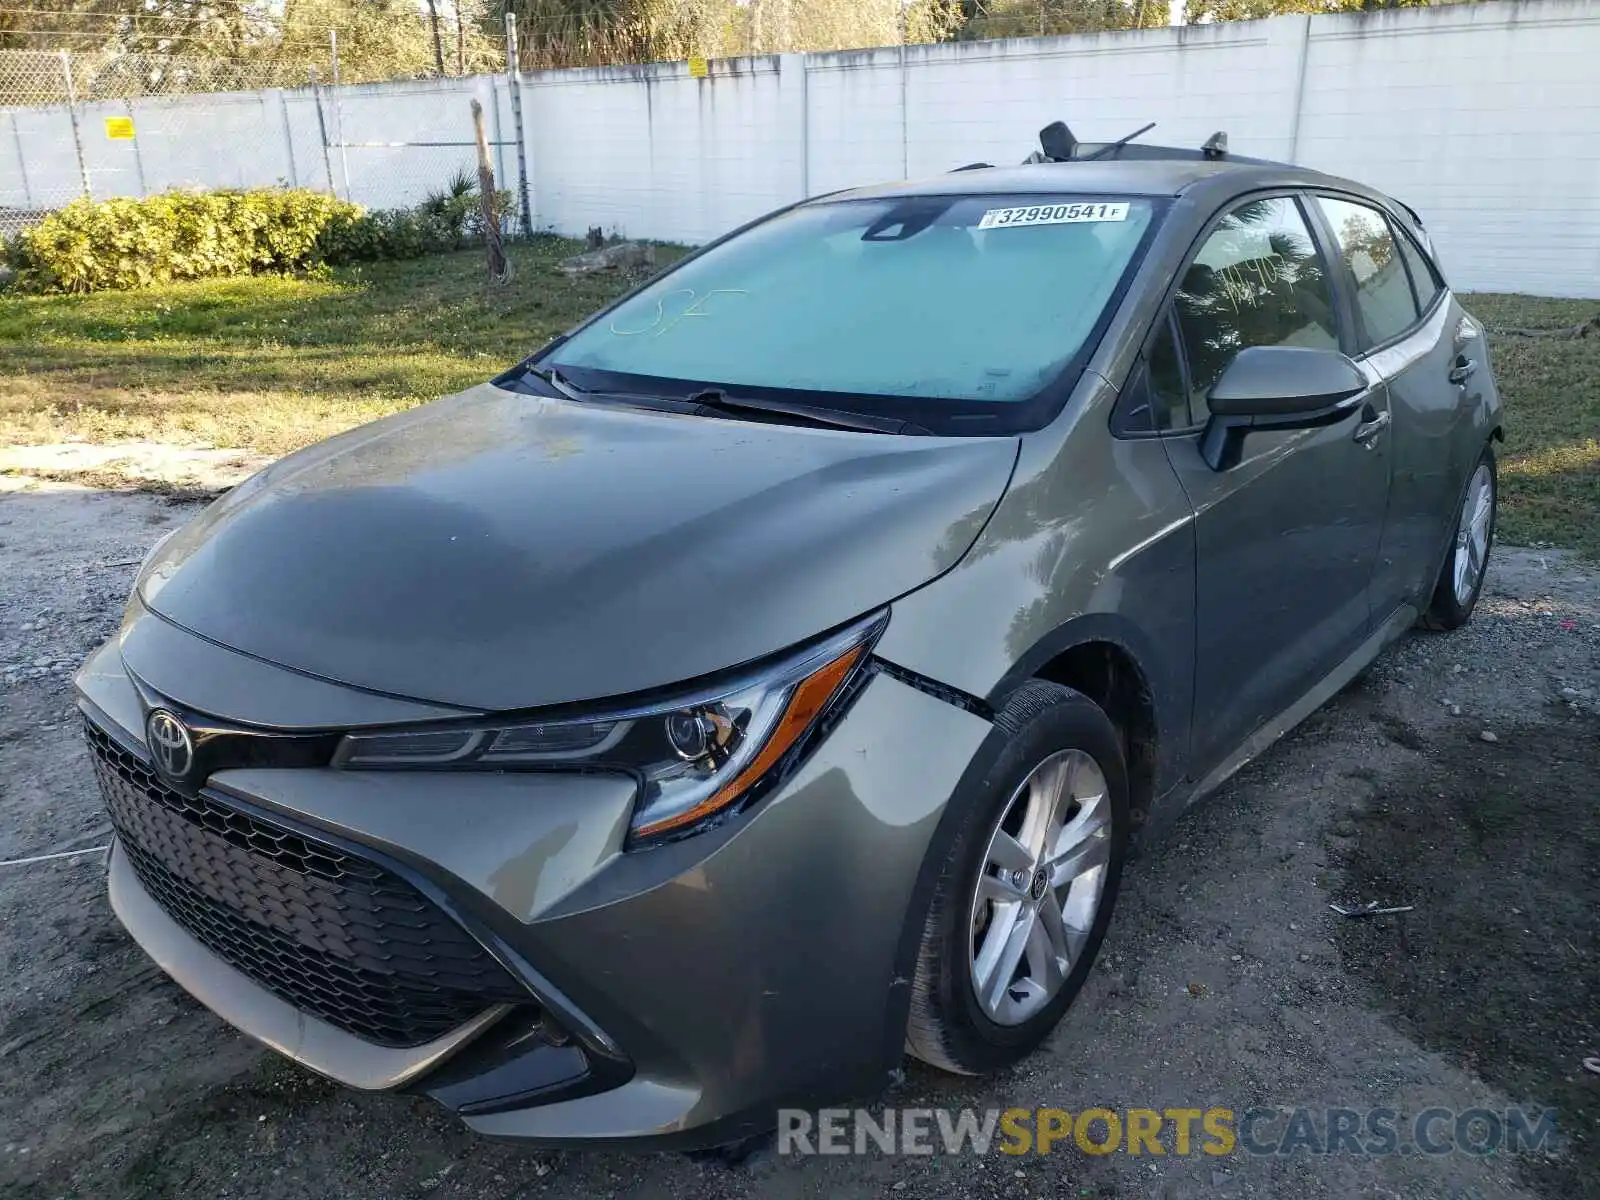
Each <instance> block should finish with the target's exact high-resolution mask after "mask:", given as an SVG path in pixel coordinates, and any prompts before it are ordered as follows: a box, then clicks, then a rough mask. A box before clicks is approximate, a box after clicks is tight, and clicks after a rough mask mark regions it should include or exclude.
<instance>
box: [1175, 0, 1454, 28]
mask: <svg viewBox="0 0 1600 1200" xmlns="http://www.w3.org/2000/svg"><path fill="white" fill-rule="evenodd" d="M1432 2H1433V0H1185V3H1184V6H1183V19H1184V21H1185V22H1187V23H1188V24H1190V25H1198V24H1200V23H1201V22H1203V21H1254V20H1258V19H1260V18H1262V17H1277V16H1282V15H1283V14H1285V13H1334V12H1371V11H1373V10H1375V9H1380V8H1427V7H1429V5H1430V4H1432Z"/></svg>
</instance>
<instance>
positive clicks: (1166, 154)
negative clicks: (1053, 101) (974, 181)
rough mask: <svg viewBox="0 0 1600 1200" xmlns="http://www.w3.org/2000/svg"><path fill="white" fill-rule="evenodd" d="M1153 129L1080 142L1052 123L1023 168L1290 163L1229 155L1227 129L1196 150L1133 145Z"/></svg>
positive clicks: (1058, 123) (1151, 126) (1059, 123)
mask: <svg viewBox="0 0 1600 1200" xmlns="http://www.w3.org/2000/svg"><path fill="white" fill-rule="evenodd" d="M1154 128H1155V122H1153V121H1152V122H1151V123H1150V124H1148V125H1146V126H1144V127H1143V128H1142V129H1136V130H1134V131H1133V132H1132V133H1130V134H1128V135H1127V136H1126V137H1122V138H1118V139H1117V140H1116V141H1114V142H1080V141H1079V140H1078V139H1077V137H1076V136H1074V134H1073V132H1072V130H1071V129H1069V128H1067V125H1066V122H1064V121H1052V122H1051V123H1050V124H1048V125H1046V126H1045V127H1044V128H1043V129H1041V130H1040V131H1039V149H1037V150H1035V151H1034V152H1033V153H1032V154H1030V155H1028V157H1027V158H1025V159H1023V160H1022V162H1023V165H1024V166H1026V165H1028V164H1030V163H1067V162H1091V161H1093V160H1095V159H1126V160H1134V159H1143V160H1147V161H1148V160H1151V159H1166V160H1173V159H1178V160H1184V159H1187V160H1190V161H1196V160H1200V161H1206V162H1216V161H1219V160H1222V159H1227V160H1228V161H1229V162H1236V163H1248V164H1250V165H1252V166H1278V167H1282V166H1289V165H1291V164H1289V163H1282V162H1276V161H1274V160H1272V159H1268V158H1246V157H1244V156H1242V155H1235V154H1230V153H1229V152H1228V133H1227V130H1224V129H1219V130H1217V131H1216V132H1215V133H1213V134H1212V135H1211V136H1210V137H1208V138H1207V139H1206V140H1205V141H1204V142H1203V143H1202V144H1201V145H1200V146H1199V147H1198V148H1194V147H1185V146H1156V145H1151V144H1149V143H1145V142H1135V141H1134V140H1133V139H1134V138H1136V137H1139V136H1140V135H1141V134H1144V133H1148V132H1149V131H1150V130H1152V129H1154ZM979 165H987V164H978V163H974V164H972V166H971V167H959V168H957V169H958V170H963V171H966V170H972V169H974V168H976V167H977V166H979Z"/></svg>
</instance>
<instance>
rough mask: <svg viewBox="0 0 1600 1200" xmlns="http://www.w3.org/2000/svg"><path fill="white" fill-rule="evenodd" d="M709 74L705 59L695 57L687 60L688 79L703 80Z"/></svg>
mask: <svg viewBox="0 0 1600 1200" xmlns="http://www.w3.org/2000/svg"><path fill="white" fill-rule="evenodd" d="M709 74H711V67H710V65H709V64H708V63H707V62H706V60H705V59H703V58H700V57H699V56H698V55H697V56H696V57H694V58H691V59H690V60H689V78H691V79H704V78H705V77H706V76H707V75H709Z"/></svg>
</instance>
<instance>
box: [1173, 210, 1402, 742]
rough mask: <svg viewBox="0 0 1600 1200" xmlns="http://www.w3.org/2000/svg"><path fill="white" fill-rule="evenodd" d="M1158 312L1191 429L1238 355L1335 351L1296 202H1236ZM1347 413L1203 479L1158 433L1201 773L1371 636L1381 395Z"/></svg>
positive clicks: (1332, 308) (1340, 337) (1264, 434)
mask: <svg viewBox="0 0 1600 1200" xmlns="http://www.w3.org/2000/svg"><path fill="white" fill-rule="evenodd" d="M1174 313H1175V316H1176V318H1177V319H1176V327H1177V331H1178V339H1179V341H1180V343H1181V345H1180V346H1179V347H1178V354H1179V360H1180V362H1181V363H1182V364H1183V386H1184V387H1186V388H1187V390H1188V392H1189V404H1190V416H1191V420H1192V423H1193V425H1194V426H1195V428H1196V430H1197V431H1198V429H1199V428H1200V427H1201V426H1202V425H1203V423H1204V421H1205V420H1206V418H1207V417H1208V415H1209V413H1208V410H1207V407H1206V396H1207V395H1208V393H1209V392H1210V390H1211V387H1212V385H1213V384H1215V383H1216V381H1217V379H1218V378H1219V377H1220V376H1221V374H1222V372H1223V370H1224V369H1225V368H1226V367H1227V366H1228V364H1229V363H1230V362H1231V361H1232V360H1233V357H1234V356H1235V355H1236V354H1237V353H1238V352H1239V351H1240V350H1242V349H1244V348H1245V347H1247V346H1302V347H1322V348H1328V349H1335V350H1338V349H1346V350H1348V349H1349V348H1350V341H1349V334H1348V331H1346V330H1344V328H1343V326H1345V325H1348V324H1349V323H1350V322H1349V319H1348V316H1345V315H1341V312H1340V307H1339V305H1338V303H1337V302H1336V300H1335V291H1334V288H1333V286H1332V283H1331V278H1330V271H1329V269H1328V265H1327V259H1326V257H1325V255H1324V254H1323V253H1322V251H1321V250H1320V249H1319V247H1318V244H1317V241H1316V239H1315V238H1314V237H1313V236H1312V233H1311V227H1310V224H1309V222H1308V220H1307V215H1306V212H1305V210H1304V209H1302V207H1301V201H1300V200H1298V199H1296V198H1295V197H1292V196H1276V197H1269V198H1263V199H1256V200H1251V201H1248V202H1245V203H1242V204H1239V205H1237V206H1236V207H1234V208H1233V209H1232V210H1231V211H1229V212H1228V213H1226V214H1225V215H1223V216H1222V218H1221V219H1220V220H1219V221H1218V222H1216V223H1215V225H1214V227H1213V229H1212V231H1211V233H1210V234H1209V235H1208V236H1207V237H1206V238H1205V239H1204V241H1203V242H1202V244H1201V247H1200V250H1199V251H1198V253H1197V254H1196V255H1195V257H1194V260H1193V261H1192V263H1191V264H1190V265H1189V266H1188V268H1187V269H1186V270H1185V272H1184V275H1183V277H1182V281H1181V283H1180V287H1179V290H1178V292H1177V295H1176V296H1175V298H1174ZM1369 378H1370V379H1371V380H1372V381H1373V387H1372V388H1371V390H1370V391H1369V392H1368V393H1367V394H1366V395H1365V396H1364V397H1362V398H1361V402H1360V403H1358V404H1357V405H1356V408H1355V411H1354V412H1353V413H1352V415H1351V416H1349V417H1347V418H1346V419H1344V420H1343V421H1340V422H1339V423H1338V424H1336V425H1329V426H1324V427H1322V428H1318V429H1300V430H1262V431H1256V432H1251V433H1249V434H1247V435H1246V436H1245V439H1244V446H1243V452H1242V454H1241V457H1240V461H1239V462H1238V463H1237V464H1236V465H1233V466H1231V467H1229V468H1227V469H1226V470H1222V471H1215V470H1213V469H1212V468H1211V467H1209V466H1208V465H1207V464H1206V462H1205V460H1204V459H1203V458H1202V457H1201V455H1200V445H1199V441H1200V438H1199V433H1198V432H1193V433H1189V434H1186V435H1183V436H1171V437H1168V438H1166V439H1165V443H1166V446H1167V451H1168V455H1169V457H1170V459H1171V462H1172V465H1173V468H1174V469H1175V470H1176V471H1177V473H1178V476H1179V479H1180V480H1181V481H1182V484H1183V487H1184V489H1185V491H1186V492H1187V493H1188V496H1189V502H1190V504H1191V505H1192V506H1193V508H1194V511H1195V544H1196V564H1195V567H1196V594H1195V605H1196V612H1195V636H1196V643H1197V648H1196V656H1195V657H1196V661H1195V704H1194V722H1193V730H1194V732H1193V738H1192V743H1191V763H1192V764H1193V766H1194V768H1195V772H1196V774H1203V773H1204V772H1205V771H1206V770H1209V769H1210V768H1211V767H1213V766H1215V765H1216V764H1217V763H1218V762H1219V761H1220V760H1221V759H1222V758H1224V757H1225V756H1226V755H1227V754H1229V753H1230V752H1231V751H1232V750H1233V749H1234V748H1236V747H1237V746H1238V745H1239V744H1240V743H1241V742H1242V741H1243V740H1244V739H1245V738H1246V737H1248V736H1249V735H1250V734H1251V733H1252V732H1254V731H1255V729H1256V728H1258V727H1259V726H1260V725H1262V724H1263V723H1264V722H1265V721H1267V720H1268V719H1269V718H1271V717H1273V716H1275V715H1277V714H1278V713H1280V712H1282V711H1283V710H1284V709H1286V708H1288V707H1289V706H1290V705H1292V704H1293V703H1294V702H1295V701H1296V700H1298V699H1300V698H1301V697H1302V696H1303V695H1304V694H1305V693H1306V692H1307V691H1308V690H1310V688H1311V687H1312V686H1313V685H1314V684H1315V683H1316V682H1318V681H1319V680H1320V679H1321V678H1322V677H1323V676H1324V675H1326V674H1327V673H1328V672H1329V671H1331V670H1332V669H1333V668H1334V667H1335V666H1337V665H1338V663H1339V662H1340V661H1341V660H1342V659H1344V658H1345V657H1346V656H1348V655H1349V654H1350V653H1352V652H1353V651H1354V650H1355V649H1356V648H1357V647H1358V646H1359V645H1360V644H1361V642H1362V641H1363V640H1364V639H1365V638H1366V637H1367V635H1368V633H1369V632H1370V629H1371V614H1370V612H1369V603H1368V585H1369V582H1370V580H1371V576H1372V569H1373V563H1374V561H1375V559H1376V556H1377V551H1378V545H1379V541H1380V539H1381V536H1382V531H1383V521H1384V509H1385V506H1386V504H1387V500H1388V489H1389V469H1390V451H1389V445H1388V439H1387V437H1386V434H1387V429H1386V417H1387V412H1388V397H1387V394H1386V392H1385V390H1384V386H1383V383H1382V381H1381V380H1380V379H1378V377H1377V376H1376V374H1369Z"/></svg>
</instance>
